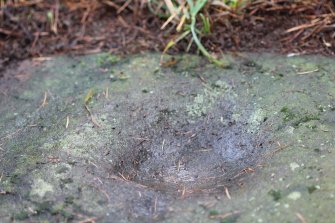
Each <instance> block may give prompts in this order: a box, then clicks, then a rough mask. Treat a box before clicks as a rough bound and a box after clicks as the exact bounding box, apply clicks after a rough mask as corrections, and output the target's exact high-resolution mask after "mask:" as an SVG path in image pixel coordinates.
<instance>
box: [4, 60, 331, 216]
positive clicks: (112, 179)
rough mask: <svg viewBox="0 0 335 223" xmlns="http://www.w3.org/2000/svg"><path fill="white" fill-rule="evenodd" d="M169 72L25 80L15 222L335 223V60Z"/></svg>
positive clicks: (13, 161) (9, 174)
mask: <svg viewBox="0 0 335 223" xmlns="http://www.w3.org/2000/svg"><path fill="white" fill-rule="evenodd" d="M159 60H160V58H159V55H155V54H148V55H138V56H133V57H131V58H128V59H120V58H118V57H115V56H113V55H108V54H101V55H90V56H84V57H75V58H71V57H57V58H52V59H51V60H49V61H44V62H38V63H36V62H32V61H30V62H29V61H28V62H24V63H23V64H22V65H21V66H20V67H19V68H18V69H17V70H16V71H12V72H13V74H15V75H16V77H17V78H18V79H20V81H17V83H12V82H11V86H12V87H11V88H10V89H9V90H8V89H7V90H4V89H0V90H1V95H0V114H1V116H0V154H1V155H0V161H1V162H0V192H1V194H0V219H1V222H11V221H14V220H15V221H44V222H45V221H47V222H66V221H67V222H72V221H73V222H80V221H83V220H87V221H86V222H90V221H89V220H91V221H96V222H304V221H306V222H332V221H333V219H334V218H335V215H334V212H333V208H334V204H335V177H334V172H335V165H334V160H335V154H334V145H335V139H334V138H335V133H334V131H335V99H334V97H335V65H334V60H333V59H331V58H325V57H320V56H299V57H284V56H279V55H273V54H248V55H245V56H243V57H239V58H234V57H231V59H230V60H231V61H232V67H231V68H230V69H222V68H218V67H215V66H214V65H211V64H208V63H207V62H206V61H205V60H204V59H202V58H200V57H197V56H191V55H183V56H176V57H175V59H173V60H172V59H171V61H169V62H168V63H166V65H168V66H166V67H160V66H159ZM5 84H6V83H5ZM1 86H3V85H0V88H1Z"/></svg>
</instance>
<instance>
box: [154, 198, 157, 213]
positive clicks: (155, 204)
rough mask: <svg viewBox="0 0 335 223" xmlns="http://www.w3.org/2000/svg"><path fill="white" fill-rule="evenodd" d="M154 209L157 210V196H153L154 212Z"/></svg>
mask: <svg viewBox="0 0 335 223" xmlns="http://www.w3.org/2000/svg"><path fill="white" fill-rule="evenodd" d="M156 210H157V196H156V197H155V203H154V214H155V213H156Z"/></svg>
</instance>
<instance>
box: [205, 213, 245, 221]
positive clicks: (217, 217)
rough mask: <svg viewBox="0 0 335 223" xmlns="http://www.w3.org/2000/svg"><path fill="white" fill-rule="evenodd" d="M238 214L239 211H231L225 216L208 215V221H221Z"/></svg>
mask: <svg viewBox="0 0 335 223" xmlns="http://www.w3.org/2000/svg"><path fill="white" fill-rule="evenodd" d="M238 213H240V212H239V211H233V212H228V213H226V214H219V215H210V216H209V218H210V219H221V220H222V219H225V218H227V217H229V216H232V215H234V214H238Z"/></svg>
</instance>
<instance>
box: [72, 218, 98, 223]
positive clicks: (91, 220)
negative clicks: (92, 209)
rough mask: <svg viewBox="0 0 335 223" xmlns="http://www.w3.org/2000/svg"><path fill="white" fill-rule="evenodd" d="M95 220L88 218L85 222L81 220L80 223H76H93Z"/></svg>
mask: <svg viewBox="0 0 335 223" xmlns="http://www.w3.org/2000/svg"><path fill="white" fill-rule="evenodd" d="M96 220H97V218H96V217H94V218H88V219H85V220H82V221H78V222H77V223H95V222H96Z"/></svg>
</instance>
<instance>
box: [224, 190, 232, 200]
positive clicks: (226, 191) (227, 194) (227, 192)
mask: <svg viewBox="0 0 335 223" xmlns="http://www.w3.org/2000/svg"><path fill="white" fill-rule="evenodd" d="M224 191H225V193H226V196H227V197H228V199H229V200H231V196H230V193H229V190H228V187H224Z"/></svg>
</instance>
